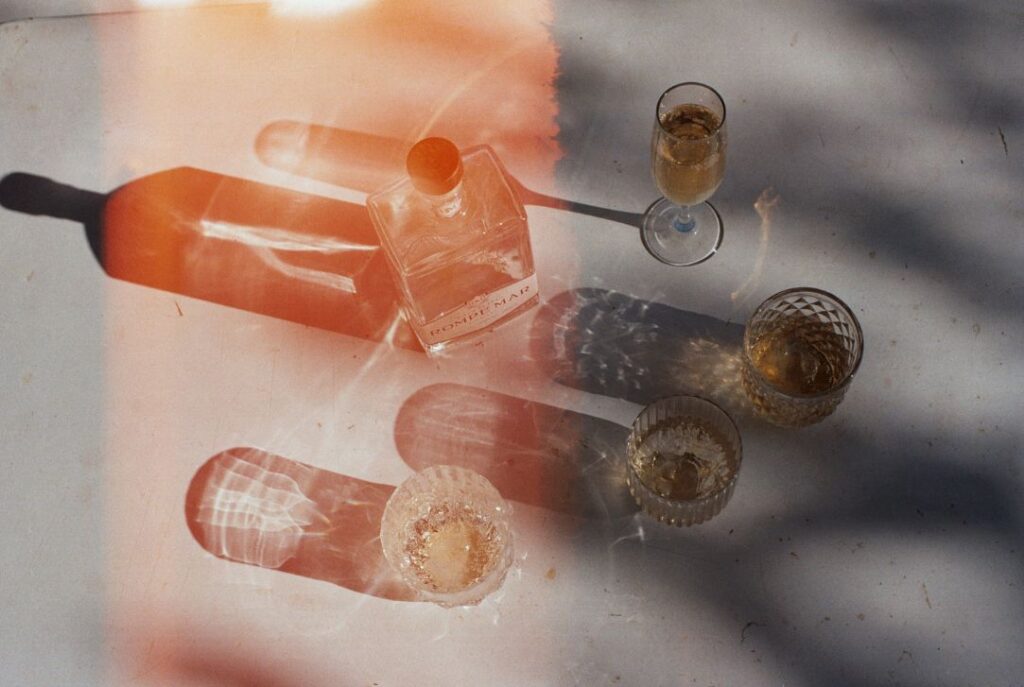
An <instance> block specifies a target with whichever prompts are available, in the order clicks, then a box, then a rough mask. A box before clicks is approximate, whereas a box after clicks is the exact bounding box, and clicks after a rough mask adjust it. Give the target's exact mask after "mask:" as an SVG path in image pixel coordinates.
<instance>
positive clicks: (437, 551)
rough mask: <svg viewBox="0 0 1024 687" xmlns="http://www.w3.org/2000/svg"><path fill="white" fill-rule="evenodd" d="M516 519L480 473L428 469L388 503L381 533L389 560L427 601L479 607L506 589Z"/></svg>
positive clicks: (455, 468) (453, 468)
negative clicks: (512, 524)
mask: <svg viewBox="0 0 1024 687" xmlns="http://www.w3.org/2000/svg"><path fill="white" fill-rule="evenodd" d="M510 512H511V508H510V507H509V506H508V505H507V504H506V503H505V502H504V501H503V500H502V498H501V495H500V494H499V493H498V491H497V489H495V488H494V487H493V486H492V485H491V483H490V482H488V481H487V480H486V479H484V478H483V477H481V476H480V475H478V474H477V473H475V472H473V471H471V470H466V469H464V468H459V467H454V466H450V465H439V466H434V467H430V468H427V469H426V470H423V471H422V472H419V473H417V474H416V475H413V476H412V477H410V478H409V479H408V480H406V481H405V482H403V483H402V484H401V485H400V486H399V487H398V489H396V490H395V493H394V494H392V496H391V498H390V499H389V500H388V504H387V506H386V507H385V509H384V518H383V521H382V522H381V534H380V538H381V545H382V546H383V548H384V556H385V557H386V558H387V560H388V563H390V564H391V566H392V567H393V568H395V570H397V571H398V572H399V574H400V575H401V576H402V578H403V579H404V580H405V581H406V583H407V584H408V585H409V586H410V587H412V588H414V589H416V590H417V591H418V592H419V593H420V595H421V597H422V598H423V599H425V600H427V601H433V602H434V603H437V604H439V605H441V606H446V607H451V606H463V605H470V604H476V603H479V602H480V601H481V600H483V598H484V597H485V596H487V595H488V594H490V593H491V592H493V591H495V590H496V589H498V587H500V586H501V583H502V582H503V581H504V579H505V574H506V573H507V572H508V568H509V566H510V565H511V563H512V532H511V529H510V526H509V514H510Z"/></svg>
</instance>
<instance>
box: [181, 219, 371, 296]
mask: <svg viewBox="0 0 1024 687" xmlns="http://www.w3.org/2000/svg"><path fill="white" fill-rule="evenodd" d="M200 228H201V231H202V233H203V236H205V237H206V238H211V239H221V240H225V241H234V242H237V243H239V244H243V245H246V246H249V247H250V248H252V251H253V253H254V254H255V256H256V257H257V259H259V260H260V261H261V262H263V264H265V265H266V266H267V267H269V268H270V269H272V270H274V271H276V272H279V273H281V274H283V275H284V276H286V277H288V278H289V279H297V280H300V281H305V282H309V283H314V284H318V285H320V286H324V287H327V288H329V289H336V290H338V291H344V292H346V293H356V292H357V291H358V289H357V288H356V283H355V280H354V279H353V278H352V277H348V276H345V275H343V274H336V273H333V272H329V271H327V270H323V269H312V268H309V267H303V266H301V265H292V264H288V263H287V262H285V261H284V260H282V259H281V258H280V257H278V256H277V253H278V252H283V253H291V254H296V255H298V254H302V253H316V254H321V255H326V256H338V255H344V254H345V253H359V252H364V253H373V252H374V251H376V250H377V249H378V246H367V245H362V244H358V243H350V242H348V241H341V240H338V239H332V238H319V239H315V238H311V237H310V236H307V235H305V234H300V233H297V232H292V231H288V230H286V229H279V228H276V227H247V226H242V225H238V224H232V223H231V222H217V221H213V220H207V219H204V220H200Z"/></svg>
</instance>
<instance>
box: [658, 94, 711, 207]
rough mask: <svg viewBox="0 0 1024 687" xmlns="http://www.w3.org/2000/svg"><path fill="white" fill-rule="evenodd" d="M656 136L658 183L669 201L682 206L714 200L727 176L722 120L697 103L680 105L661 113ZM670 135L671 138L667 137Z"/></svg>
mask: <svg viewBox="0 0 1024 687" xmlns="http://www.w3.org/2000/svg"><path fill="white" fill-rule="evenodd" d="M658 126H659V127H660V128H661V129H662V131H659V132H658V134H659V135H657V136H655V137H654V146H655V150H654V155H652V156H651V159H652V160H653V164H654V180H655V183H657V185H658V188H659V189H660V190H661V192H662V193H663V194H664V196H665V197H666V198H668V199H669V200H671V201H672V202H673V203H676V204H678V205H697V204H699V203H703V202H704V201H705V200H707V199H708V198H710V197H711V196H712V195H713V194H714V192H715V190H716V189H717V188H718V185H719V184H721V183H722V177H723V176H724V174H725V145H724V143H725V142H724V139H723V138H722V137H721V136H719V135H716V134H718V133H719V132H720V130H721V126H722V120H721V119H720V118H719V116H718V115H716V114H715V113H714V112H712V111H711V110H709V109H708V108H706V107H704V106H703V105H697V104H692V103H688V104H684V105H677V106H676V107H674V108H672V109H671V110H669V111H667V112H665V113H663V114H661V116H660V117H659V125H658ZM666 133H668V134H671V135H666Z"/></svg>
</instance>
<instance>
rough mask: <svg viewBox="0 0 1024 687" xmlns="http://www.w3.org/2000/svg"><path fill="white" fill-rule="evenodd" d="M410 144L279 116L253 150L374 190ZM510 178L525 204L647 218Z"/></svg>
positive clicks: (624, 220)
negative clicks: (553, 193) (542, 190)
mask: <svg viewBox="0 0 1024 687" xmlns="http://www.w3.org/2000/svg"><path fill="white" fill-rule="evenodd" d="M411 145H412V142H405V141H402V140H399V139H396V138H389V137H385V136H378V135H376V134H371V133H365V132H360V131H352V130H350V129H339V128H336V127H329V126H321V125H318V124H307V123H303V122H296V121H291V120H278V121H275V122H271V123H270V124H267V125H266V126H265V127H263V129H262V130H261V131H260V133H259V134H258V135H257V137H256V144H255V150H256V155H257V157H259V159H260V161H261V162H263V163H264V164H265V165H267V166H268V167H272V168H274V169H278V170H281V171H285V172H289V173H291V174H296V175H299V176H303V177H308V178H310V179H316V180H318V181H323V182H326V183H329V184H334V185H335V186H342V187H345V188H350V189H354V190H357V191H362V192H364V193H372V192H374V191H377V190H380V189H381V188H383V187H385V186H387V185H388V184H389V183H391V182H393V181H395V180H396V179H398V178H400V177H401V176H402V175H403V174H404V169H405V167H404V165H405V155H406V153H407V152H408V150H409V148H410V147H411ZM508 179H509V182H510V183H511V184H512V186H513V188H514V189H515V190H516V192H517V193H518V194H519V197H520V199H521V200H522V201H523V203H524V204H525V205H534V206H539V207H547V208H552V209H555V210H566V211H568V212H574V213H577V214H582V215H589V216H591V217H597V218H600V219H605V220H609V221H612V222H617V223H619V224H625V225H628V226H631V227H635V228H637V229H639V228H640V226H641V224H642V222H643V213H636V212H626V211H623V210H614V209H611V208H604V207H599V206H596V205H588V204H586V203H578V202H576V201H572V200H567V199H565V198H557V197H555V196H549V195H546V194H543V193H538V192H537V191H534V190H532V189H530V188H527V187H526V186H525V185H523V184H522V182H520V181H519V180H518V179H516V178H515V177H513V176H512V175H509V177H508Z"/></svg>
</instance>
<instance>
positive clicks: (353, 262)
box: [0, 167, 421, 350]
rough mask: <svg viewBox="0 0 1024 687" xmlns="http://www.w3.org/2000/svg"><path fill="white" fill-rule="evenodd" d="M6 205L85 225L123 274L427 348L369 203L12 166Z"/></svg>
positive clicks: (189, 179) (185, 179)
mask: <svg viewBox="0 0 1024 687" xmlns="http://www.w3.org/2000/svg"><path fill="white" fill-rule="evenodd" d="M0 206H3V207H5V208H7V209H9V210H14V211H17V212H22V213H25V214H29V215H47V216H51V217H56V218H60V219H69V220H74V221H77V222H80V223H82V225H83V226H84V228H85V234H86V239H87V241H88V243H89V247H90V250H91V251H92V254H93V257H94V258H95V259H96V261H97V262H98V263H99V265H100V267H101V268H102V269H103V270H104V271H105V272H106V273H107V274H108V275H109V276H110V277H113V278H115V279H120V280H122V281H127V282H131V283H134V284H139V285H142V286H148V287H151V288H156V289H160V290H163V291H167V292H170V293H175V294H180V295H183V296H188V297H191V298H197V299H200V300H204V301H208V302H211V303H217V304H219V305H225V306H228V307H232V308H238V309H241V310H246V311H249V312H253V313H257V314H260V315H267V316H270V317H275V318H279V319H283V320H288V321H291V322H296V323H299V324H303V325H308V326H311V327H317V328H320V329H326V330H330V331H334V332H338V333H342V334H347V335H350V336H356V337H359V338H364V339H369V340H371V341H385V340H388V341H390V342H391V343H393V344H394V345H396V346H400V347H403V348H407V349H411V350H421V349H420V346H419V344H418V343H417V342H416V340H415V338H414V336H413V335H412V331H411V330H410V329H409V328H408V326H406V325H405V323H404V321H403V320H401V319H400V318H399V316H398V312H399V311H398V297H397V292H396V291H395V289H394V286H393V284H392V281H391V279H390V275H389V273H388V266H387V262H386V258H385V256H384V255H383V251H381V250H380V245H379V242H378V240H377V236H376V233H375V232H374V230H373V225H372V223H371V221H370V217H369V214H368V213H367V211H366V209H365V208H364V207H363V206H361V205H356V204H354V203H346V202H343V201H339V200H335V199H331V198H326V197H322V196H314V195H309V194H304V193H298V192H295V191H291V190H287V189H283V188H278V187H274V186H268V185H266V184H260V183H256V182H253V181H248V180H246V179H239V178H236V177H230V176H225V175H222V174H215V173H213V172H208V171H205V170H201V169H195V168H191V167H179V168H176V169H170V170H165V171H161V172H157V173H155V174H151V175H148V176H145V177H141V178H139V179H136V180H133V181H131V182H129V183H127V184H125V185H123V186H121V187H119V188H117V189H115V190H114V191H112V192H111V193H109V194H100V193H95V192H91V191H83V190H80V189H76V188H72V187H70V186H66V185H63V184H59V183H56V182H54V181H52V180H50V179H46V178H43V177H39V176H35V175H32V174H26V173H22V172H14V173H11V174H8V175H7V176H5V177H4V178H3V179H2V180H0Z"/></svg>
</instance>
